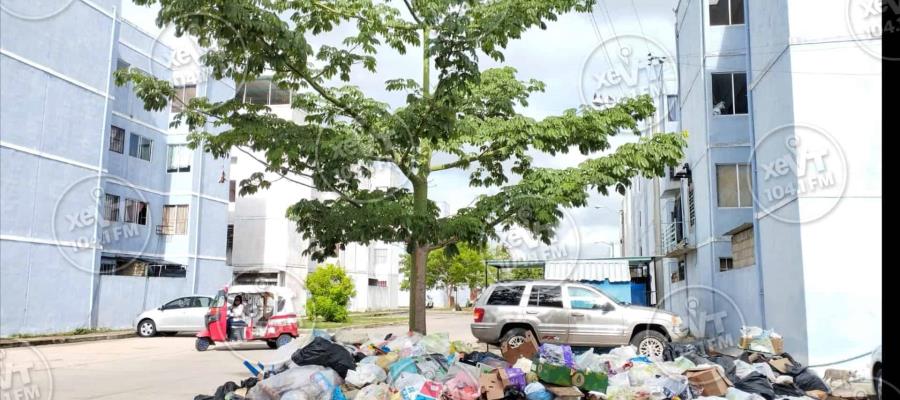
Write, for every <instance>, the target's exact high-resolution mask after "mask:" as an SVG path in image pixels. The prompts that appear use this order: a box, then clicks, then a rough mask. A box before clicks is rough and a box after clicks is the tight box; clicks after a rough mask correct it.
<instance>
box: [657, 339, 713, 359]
mask: <svg viewBox="0 0 900 400" xmlns="http://www.w3.org/2000/svg"><path fill="white" fill-rule="evenodd" d="M689 354H694V355H697V356H701V357H703V356H706V350H704V348H703V344H702V343H700V344H699V345H698V344H695V343H690V342H682V343H668V344H666V348H665V349H663V359H664V360H665V361H673V360H675V359H676V358H678V357H681V356H684V357H685V358H687V356H688V355H689Z"/></svg>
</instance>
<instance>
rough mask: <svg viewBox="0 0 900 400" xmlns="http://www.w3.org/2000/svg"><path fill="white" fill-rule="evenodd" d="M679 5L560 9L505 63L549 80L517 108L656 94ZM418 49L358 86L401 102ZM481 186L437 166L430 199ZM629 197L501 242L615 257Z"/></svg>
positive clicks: (134, 12) (536, 254)
mask: <svg viewBox="0 0 900 400" xmlns="http://www.w3.org/2000/svg"><path fill="white" fill-rule="evenodd" d="M124 3H125V4H123V9H122V17H123V18H125V19H127V20H129V21H131V22H132V23H134V24H135V25H137V26H139V27H140V28H142V29H144V30H145V31H147V32H149V33H150V34H152V35H161V36H165V35H164V32H165V30H164V29H162V28H160V27H157V26H156V25H155V22H154V19H155V17H156V12H157V10H158V8H148V7H143V6H136V5H134V4H131V3H130V2H128V1H126V2H124ZM674 6H675V0H612V1H602V2H600V3H599V4H598V5H597V6H595V8H594V12H593V13H572V14H566V15H562V16H560V17H559V19H558V20H557V21H554V22H550V23H548V24H547V29H546V30H541V29H537V28H534V29H531V30H529V31H527V32H526V33H525V34H524V35H523V36H522V38H521V39H519V40H517V41H513V42H511V43H510V44H509V46H508V47H507V49H506V51H505V56H506V61H505V62H503V63H502V65H509V66H513V67H515V68H516V69H517V70H518V78H519V79H520V80H527V79H532V78H533V79H538V80H540V81H543V82H544V83H545V84H546V90H545V92H544V93H538V94H535V95H533V96H532V97H531V98H530V99H529V105H528V107H525V108H521V109H520V110H519V111H520V112H521V113H522V114H524V115H526V116H529V117H532V118H536V119H540V118H543V117H546V116H550V115H555V114H559V113H561V112H562V111H563V110H566V109H569V108H577V107H579V106H580V105H581V104H588V103H590V101H591V100H592V98H593V96H594V94H599V96H600V97H601V98H606V97H607V96H609V97H612V98H613V100H614V99H617V98H620V97H622V96H630V95H634V94H636V93H642V92H646V91H648V90H649V91H651V93H654V94H655V93H658V91H656V92H654V91H653V90H654V89H655V88H656V87H658V86H654V82H659V80H658V75H657V72H654V71H656V70H650V69H648V68H649V67H646V64H647V61H646V60H647V54H648V53H653V55H655V56H660V57H667V58H668V60H670V62H668V63H667V64H664V65H665V67H663V70H662V71H663V74H664V80H665V81H666V82H669V84H670V85H671V82H672V81H673V80H674V78H675V73H674V68H673V67H671V66H672V64H673V62H674V59H673V57H672V56H673V55H674V54H675V36H674V31H675V16H674V13H673V11H672V9H673V7H674ZM400 8H401V10H402V9H403V7H400ZM161 32H163V33H161ZM338 33H339V32H338ZM328 39H329V38H328V37H326V38H324V39H323V40H328ZM161 40H163V41H166V40H168V39H165V38H164V39H161ZM419 55H420V52H416V51H412V50H411V51H408V52H407V54H406V55H400V54H398V53H397V52H395V51H393V50H391V49H388V48H385V49H384V51H381V52H379V54H378V56H377V60H378V70H377V72H376V73H374V74H372V73H369V72H368V71H357V72H355V73H354V74H353V75H352V76H351V83H352V84H355V85H357V86H359V87H360V88H361V89H362V90H363V91H365V92H366V93H367V94H368V95H369V96H371V97H373V98H375V99H378V100H381V101H386V102H388V103H389V104H391V105H392V106H399V105H402V103H403V96H404V95H403V94H401V93H398V92H393V93H387V92H386V91H385V90H384V81H385V80H388V79H393V78H400V77H410V76H412V77H416V76H419V75H420V74H421V58H420V56H419ZM499 65H501V64H498V63H496V62H493V60H490V59H489V58H487V57H482V58H481V60H480V66H481V67H482V68H489V67H496V66H499ZM669 87H671V86H669ZM670 90H671V89H670ZM634 139H635V138H634V135H630V134H626V135H623V137H617V138H615V139H614V140H613V141H612V143H613V145H614V146H615V145H618V144H621V143H624V142H626V141H632V140H634ZM598 155H599V154H598ZM533 156H534V164H533V165H535V166H540V167H554V168H564V167H571V166H575V165H577V164H578V163H580V162H582V161H584V160H586V159H588V158H589V157H590V156H583V155H581V154H580V153H578V152H577V151H574V152H570V153H568V154H559V155H557V156H550V155H547V154H540V153H535V154H534V155H533ZM594 156H596V155H594ZM484 193H488V192H486V191H485V190H484V189H482V188H469V187H468V173H467V172H465V171H460V170H449V171H441V172H437V173H434V174H433V175H432V181H431V184H430V189H429V197H430V198H431V199H432V200H434V201H437V202H446V203H447V204H448V205H449V208H450V210H456V209H459V208H460V207H464V206H466V205H468V204H470V203H471V202H472V201H473V200H474V199H475V197H476V196H477V195H479V194H484ZM622 201H623V197H622V196H620V195H618V194H615V192H614V191H611V194H610V196H607V197H604V196H601V195H599V194H597V193H593V194H592V195H591V198H590V202H589V205H588V206H587V207H583V208H576V209H565V210H564V213H565V215H566V217H565V219H564V220H563V221H562V222H561V224H560V226H559V227H558V229H557V235H556V238H555V239H554V240H553V241H552V243H551V245H549V246H547V245H543V244H540V243H538V242H537V241H536V240H534V239H533V238H531V237H530V235H528V234H526V233H525V232H523V231H517V230H513V231H511V232H508V233H505V234H503V235H501V237H502V240H501V243H503V244H505V245H506V246H507V247H508V248H510V250H511V253H512V255H513V258H514V259H554V258H557V259H558V258H563V259H564V258H596V257H608V256H610V255H611V253H610V246H609V245H608V244H604V243H602V242H615V243H616V250H615V255H616V256H620V255H621V249H619V246H618V241H619V235H620V233H619V229H620V228H619V224H620V220H619V218H620V217H619V210H621V208H622Z"/></svg>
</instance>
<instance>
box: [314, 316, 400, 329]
mask: <svg viewBox="0 0 900 400" xmlns="http://www.w3.org/2000/svg"><path fill="white" fill-rule="evenodd" d="M408 320H409V318H408V317H407V316H406V315H404V314H391V315H366V314H359V315H352V314H351V315H350V317H349V318H348V319H347V321H346V322H327V321H322V320H321V319H319V320H317V321H310V320H309V319H307V318H300V319H299V320H298V322H299V325H300V329H335V328H350V327H354V326H360V325H370V324H385V325H388V324H399V323H403V322H406V321H408Z"/></svg>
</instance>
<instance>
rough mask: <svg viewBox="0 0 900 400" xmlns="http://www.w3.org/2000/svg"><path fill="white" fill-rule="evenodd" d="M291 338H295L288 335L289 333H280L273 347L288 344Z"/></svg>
mask: <svg viewBox="0 0 900 400" xmlns="http://www.w3.org/2000/svg"><path fill="white" fill-rule="evenodd" d="M291 340H294V338H293V337H292V336H291V335H288V334H287V333H282V334H281V335H278V339H275V347H273V348H275V349H277V348H279V347H283V346H287V345H288V343H290V342H291ZM269 347H271V346H269Z"/></svg>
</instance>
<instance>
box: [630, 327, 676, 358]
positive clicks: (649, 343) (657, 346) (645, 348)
mask: <svg viewBox="0 0 900 400" xmlns="http://www.w3.org/2000/svg"><path fill="white" fill-rule="evenodd" d="M666 343H668V340H667V339H666V337H665V336H663V334H662V333H659V332H657V331H652V330H649V329H647V330H643V331H640V332H638V333H637V334H635V335H634V337H633V338H631V345H632V346H634V347H637V350H638V354H641V355H644V356H647V357H658V358H660V359H662V357H663V352H664V351H665V350H666Z"/></svg>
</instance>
